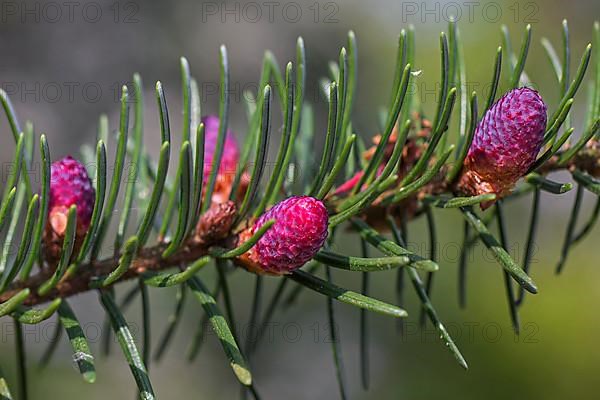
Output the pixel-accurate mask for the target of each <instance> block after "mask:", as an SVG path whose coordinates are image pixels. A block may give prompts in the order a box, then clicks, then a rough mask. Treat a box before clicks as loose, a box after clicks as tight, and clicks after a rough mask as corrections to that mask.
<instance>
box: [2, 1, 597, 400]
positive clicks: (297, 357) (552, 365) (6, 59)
mask: <svg viewBox="0 0 600 400" xmlns="http://www.w3.org/2000/svg"><path fill="white" fill-rule="evenodd" d="M452 15H454V16H456V17H457V19H458V21H459V27H460V30H461V34H462V39H463V45H464V48H465V54H466V64H467V65H466V66H467V76H468V81H469V84H470V85H472V87H470V90H476V91H478V93H479V94H480V98H482V97H484V96H485V85H486V84H487V83H488V81H489V79H490V77H491V73H492V63H493V57H494V53H495V49H496V47H497V46H498V45H499V44H500V43H501V35H500V26H501V24H503V23H504V24H506V25H508V27H509V28H510V30H511V36H512V38H513V47H514V48H516V49H518V46H519V43H520V40H521V36H522V31H523V29H524V27H525V25H526V24H527V23H530V24H531V25H532V27H533V41H532V48H531V51H530V55H529V58H528V60H527V64H526V72H527V73H528V75H529V76H530V77H531V79H532V81H533V84H534V85H535V87H536V88H538V89H539V90H540V92H541V93H542V95H543V96H544V98H545V99H546V100H547V102H548V104H549V105H550V109H551V110H553V109H554V107H555V106H556V103H557V99H558V85H557V84H556V81H555V78H554V76H553V72H552V70H551V67H550V64H549V62H548V60H547V58H546V56H545V54H544V52H543V49H542V47H541V45H540V39H541V38H542V37H547V38H548V39H549V40H551V41H552V42H553V43H554V44H555V45H558V44H559V43H560V27H561V21H562V19H563V18H567V19H568V21H569V26H570V32H571V44H572V58H573V59H572V68H573V69H574V68H576V65H577V62H578V59H579V56H580V54H581V52H582V51H583V48H584V47H585V45H586V44H587V43H588V42H589V41H590V40H591V33H592V24H593V21H594V20H595V19H598V18H600V3H598V2H597V1H595V0H574V1H570V2H568V3H567V2H564V1H561V0H549V1H546V0H545V1H541V0H537V1H515V0H508V1H494V2H483V1H482V2H477V1H475V2H463V1H427V2H425V1H414V2H408V1H395V0H389V1H388V0H386V1H361V0H334V1H326V0H322V1H316V2H315V1H313V0H309V1H301V0H296V1H293V2H278V1H275V2H261V1H258V2H254V3H252V2H242V1H227V2H199V1H182V2H177V3H168V2H159V1H155V2H145V1H141V0H134V1H125V0H123V1H116V2H115V1H112V0H111V1H106V2H105V1H95V2H85V1H76V2H72V3H63V2H45V1H11V0H9V1H2V3H1V6H0V85H1V86H2V88H4V89H5V90H6V91H7V92H8V93H9V94H10V96H11V99H12V101H13V103H14V106H15V109H16V111H17V113H18V115H19V117H20V119H21V121H25V120H31V121H33V122H34V124H35V129H36V133H42V132H43V133H46V134H47V135H48V137H49V143H50V146H51V152H52V156H53V158H54V159H58V158H60V157H62V156H64V155H66V154H69V153H70V154H74V155H77V154H79V151H80V147H81V146H82V145H83V144H85V143H88V144H89V143H92V141H93V140H94V135H95V131H96V127H97V120H98V116H99V115H100V113H103V112H104V113H107V114H108V115H109V118H110V121H111V128H112V129H114V128H115V127H116V124H117V120H118V115H117V113H118V106H119V105H118V101H117V99H118V91H119V88H120V86H121V85H122V84H124V83H127V82H128V81H130V80H131V76H132V74H133V73H134V72H139V73H141V76H142V78H143V80H144V86H145V90H146V92H145V94H144V96H145V100H146V116H145V119H146V122H145V126H146V128H145V141H146V144H147V145H148V148H149V151H150V152H151V153H152V154H156V152H157V138H158V116H157V112H156V108H155V100H154V98H153V87H154V83H155V81H156V80H161V81H162V82H163V84H164V87H165V91H166V93H167V100H168V102H169V108H170V111H171V116H172V132H173V136H175V137H176V136H177V132H179V127H180V122H179V121H177V116H178V115H179V114H180V110H181V107H180V96H181V93H180V83H179V65H178V60H179V57H180V56H182V55H185V56H186V57H187V58H188V59H189V61H190V64H191V67H192V73H193V75H194V76H195V77H196V78H197V80H198V82H199V84H200V89H201V91H202V95H201V97H202V110H203V113H205V114H206V113H215V112H216V110H217V107H218V90H217V82H218V48H219V45H220V44H225V45H226V46H227V49H228V51H229V59H230V66H231V80H232V104H231V107H232V112H231V115H232V117H231V122H230V126H231V128H232V129H233V130H234V131H235V133H236V135H237V136H238V137H240V138H242V137H243V136H244V135H245V130H246V126H247V121H246V118H245V113H244V104H243V97H242V96H243V91H244V90H255V88H256V82H257V81H258V76H259V73H260V66H261V61H262V56H263V53H264V51H265V50H266V49H270V50H272V51H273V53H274V54H275V56H276V57H277V59H278V61H279V64H280V66H281V67H282V68H283V67H284V65H285V62H286V61H287V60H289V59H293V57H294V45H295V40H296V38H297V37H298V36H299V35H301V36H302V37H303V38H304V40H305V43H306V47H307V57H308V77H307V85H308V89H307V90H308V94H307V101H309V102H311V103H313V105H314V108H315V110H316V116H317V128H316V136H317V140H316V146H315V154H316V155H318V154H320V150H319V149H320V144H321V142H322V137H323V136H324V129H323V127H324V125H325V113H326V108H327V107H326V104H325V102H324V100H323V98H322V97H321V96H320V94H319V88H318V80H319V78H320V77H322V76H326V75H327V71H328V70H327V64H328V62H329V61H330V60H336V59H337V55H338V53H339V49H340V47H341V46H342V45H344V44H345V38H346V33H347V31H348V30H350V29H352V30H354V31H355V33H356V36H357V38H358V45H359V58H358V63H359V64H358V65H359V79H358V82H359V83H358V96H357V101H356V104H355V107H354V114H353V115H354V116H353V125H354V126H355V129H356V131H357V132H358V133H359V134H361V135H363V136H364V137H368V136H370V135H372V134H373V133H375V132H377V129H378V128H377V126H378V125H377V120H378V110H379V108H380V106H383V105H385V104H386V103H387V99H388V98H389V90H390V87H391V81H392V77H393V72H394V71H393V68H394V58H395V52H396V44H397V37H398V33H399V32H400V30H401V29H402V28H406V27H407V26H408V25H409V24H413V25H414V26H415V29H416V32H417V35H416V37H417V62H416V64H417V65H416V69H420V70H421V71H422V72H421V75H420V76H419V77H418V78H417V82H418V85H419V88H420V90H421V92H420V94H419V96H420V99H421V102H422V104H423V106H424V110H425V112H426V113H427V112H429V113H431V112H432V110H433V109H434V107H435V99H436V96H435V94H434V93H435V89H436V87H437V86H436V85H439V82H438V81H439V50H438V49H439V45H438V35H439V32H440V31H442V30H446V29H447V24H448V20H449V18H450V17H451V16H452ZM589 75H590V73H588V76H589ZM586 82H587V80H586ZM583 89H585V85H584V87H583ZM482 93H483V94H482ZM584 99H585V92H584V90H581V91H580V93H579V95H578V98H577V101H576V105H575V107H574V111H573V124H574V126H575V127H576V128H577V130H576V132H580V128H581V126H582V123H583V121H582V120H583V113H584V101H583V100H584ZM274 127H275V128H276V129H274V132H275V138H277V135H278V133H279V131H278V129H277V125H274ZM0 134H1V137H2V146H0V157H1V160H2V163H3V164H2V165H7V163H8V162H9V161H10V160H11V157H12V152H13V149H14V144H13V140H12V138H11V134H10V130H9V128H8V125H7V123H6V120H5V118H4V116H2V117H1V118H0ZM276 144H277V140H274V141H273V143H272V145H273V146H275V145H276ZM109 146H110V147H109V153H111V154H112V153H113V152H114V143H111V144H110V145H109ZM271 157H272V158H274V152H271ZM2 176H3V177H4V176H6V174H5V172H4V171H3V173H2ZM561 178H562V179H565V178H566V177H565V176H561V175H558V176H556V179H561ZM3 181H5V180H4V179H3ZM572 200H573V195H572V193H567V194H565V195H562V196H550V195H544V196H543V200H542V213H543V214H542V218H541V229H540V234H539V236H538V239H537V247H536V252H535V257H534V258H535V259H534V264H533V277H534V279H535V280H536V282H537V283H538V285H539V287H540V294H539V295H537V296H529V297H527V299H526V304H525V305H524V307H523V308H522V312H521V320H522V326H523V331H522V333H521V335H520V336H515V335H514V334H513V333H512V331H511V328H510V321H509V317H508V310H507V305H506V300H505V297H504V283H503V278H502V273H501V271H500V268H499V267H498V266H497V265H496V264H495V263H494V262H493V260H492V259H491V256H490V255H489V254H488V253H486V251H485V250H484V248H483V246H482V245H478V246H476V247H475V249H474V251H473V253H472V261H471V263H470V274H469V280H468V285H469V287H468V304H467V308H466V309H465V310H462V309H460V308H459V307H458V302H457V293H456V287H457V283H456V276H457V265H456V261H457V259H458V247H459V246H460V237H461V235H462V221H461V218H460V215H458V214H457V213H456V212H443V213H441V212H440V213H437V215H436V216H437V217H438V229H439V237H440V249H441V251H440V255H439V258H440V263H441V267H442V268H441V271H439V272H438V273H437V274H436V281H435V290H434V292H433V300H434V303H435V304H436V306H437V308H438V312H439V314H440V315H441V318H442V319H443V320H444V321H445V322H446V323H447V325H448V326H449V328H450V331H451V332H452V333H453V335H454V337H455V339H456V342H457V344H458V345H459V347H460V348H461V350H462V352H463V354H464V355H465V357H466V358H467V361H468V362H469V365H470V369H469V371H463V370H462V369H461V368H460V367H458V366H457V365H456V363H455V362H454V360H453V358H452V356H451V355H450V354H449V353H448V352H447V351H446V349H445V348H444V346H443V344H441V342H440V341H439V340H438V338H437V336H436V334H435V332H434V331H433V329H432V327H431V326H430V325H427V327H426V329H425V330H421V329H420V328H419V326H418V314H419V303H418V301H417V299H416V298H415V296H414V294H413V292H412V288H411V287H407V293H408V295H407V305H406V306H407V308H408V310H409V312H410V314H411V316H410V318H409V319H408V321H407V322H406V326H405V331H404V334H399V333H398V332H397V329H396V324H395V321H392V320H391V319H389V318H384V317H381V316H377V315H373V316H370V323H371V341H370V353H371V385H370V386H371V388H370V391H368V392H367V391H364V390H363V389H362V388H361V385H360V379H359V353H358V341H359V336H358V332H359V329H358V328H359V325H358V323H359V321H358V315H359V313H358V311H357V310H355V309H353V308H351V307H349V306H345V305H341V304H336V310H337V315H338V318H339V323H340V340H341V344H342V349H343V356H344V363H345V377H346V381H347V384H348V388H349V398H351V399H435V398H441V397H444V398H448V399H481V398H489V399H505V398H514V399H529V398H543V399H562V398H567V397H572V398H593V397H594V396H595V395H594V393H597V390H598V370H599V368H600V351H598V346H597V342H598V340H597V337H598V331H599V329H600V319H599V317H598V311H597V310H598V306H599V305H600V291H599V290H598V280H599V279H600V272H599V270H598V262H599V258H598V255H597V254H598V253H597V251H598V249H597V247H596V246H597V243H598V240H599V238H600V235H599V230H598V229H595V230H594V231H593V232H592V234H591V235H590V236H589V238H588V239H587V240H586V241H585V242H584V243H582V244H581V245H578V246H577V247H576V248H575V249H574V250H573V251H572V253H571V255H570V258H569V261H568V265H567V266H566V269H565V272H564V273H563V274H562V276H560V277H557V276H555V275H554V272H553V271H554V267H555V264H556V262H557V260H558V256H559V251H560V246H561V245H562V240H563V237H564V231H565V224H566V219H567V216H568V212H569V210H570V207H571V204H572ZM591 204H592V198H591V197H587V195H586V198H585V201H584V209H583V212H582V215H584V216H585V215H589V212H590V206H591ZM529 205H530V200H529V199H523V200H519V201H516V202H513V203H511V204H510V206H509V207H507V214H508V216H509V239H510V243H511V252H512V254H513V255H514V256H515V257H517V259H518V260H520V259H522V256H523V241H524V236H525V235H526V231H527V225H528V222H527V221H528V216H529V211H530V210H529V207H530V206H529ZM410 235H411V236H410V242H411V246H414V248H415V249H417V250H418V251H421V252H423V253H424V254H426V253H427V246H428V245H427V237H426V235H425V229H424V222H423V221H415V222H414V223H412V224H411V226H410ZM341 243H342V245H340V246H339V247H338V251H342V252H346V253H348V254H358V253H357V252H358V250H357V249H358V248H359V244H358V240H357V238H356V237H353V236H347V237H345V238H344V240H342V241H341ZM203 274H205V275H206V279H207V281H209V282H211V281H212V280H213V279H214V277H213V276H212V274H211V271H209V270H207V271H206V272H203ZM335 279H336V281H339V282H340V283H341V284H343V285H345V286H346V287H350V288H355V289H358V288H359V287H360V286H359V285H360V283H359V280H358V279H356V276H355V275H352V274H345V273H342V272H338V271H336V272H335ZM394 279H395V275H394V274H393V273H392V272H389V273H387V272H385V273H379V274H377V275H376V276H375V277H374V278H373V283H372V284H373V288H372V294H373V295H374V296H376V297H378V298H381V299H385V300H389V301H394V292H393V282H394ZM267 282H268V284H267V294H268V295H270V294H271V293H272V291H273V289H274V287H275V286H276V285H277V283H278V282H277V280H276V279H272V278H268V279H267ZM231 284H232V291H233V294H234V304H235V311H236V316H237V319H238V321H239V324H240V330H242V331H243V328H244V322H245V321H247V320H248V314H249V308H250V299H251V296H252V289H253V286H254V279H253V277H252V276H251V275H249V274H247V273H244V272H239V273H236V274H233V275H232V278H231ZM127 289H128V285H127V284H126V285H121V286H120V287H119V288H118V290H117V293H118V294H122V293H124V292H125V291H126V290H127ZM138 303H139V302H136V303H134V305H133V306H132V307H131V308H130V309H129V310H128V311H127V317H128V320H129V321H130V323H131V325H132V327H133V329H134V331H135V332H136V333H137V334H138V336H139V333H140V331H139V326H140V308H139V304H138ZM71 304H72V305H73V306H74V308H75V311H76V313H77V314H78V316H79V318H80V319H81V322H82V324H83V325H84V328H86V333H87V334H88V337H89V339H90V342H92V350H93V352H94V354H96V360H97V370H98V380H97V383H96V384H94V385H86V384H85V383H83V382H82V380H81V378H80V377H79V376H78V374H77V372H76V370H75V368H74V367H73V365H72V362H71V361H70V358H71V352H70V348H69V346H68V344H67V342H66V340H64V339H63V341H62V342H61V344H60V348H59V351H58V354H57V356H56V357H55V358H54V359H53V361H52V362H51V364H50V366H49V367H48V368H47V369H46V370H44V371H39V369H38V367H37V363H38V360H39V358H40V356H41V354H42V352H43V350H44V349H45V347H46V346H47V344H48V341H49V338H50V336H51V332H52V325H53V324H55V323H56V321H55V320H50V321H48V322H47V323H46V324H43V325H41V326H36V327H26V329H27V330H26V338H27V343H28V348H29V352H28V360H27V361H28V373H29V376H30V379H31V381H32V382H34V383H33V385H32V395H31V398H32V399H42V398H46V397H47V396H52V397H53V398H60V399H67V400H68V399H80V398H86V399H106V398H108V397H109V396H110V397H112V398H115V399H123V398H133V397H134V393H135V387H134V384H133V380H132V378H131V376H130V372H129V370H128V367H127V364H126V363H125V361H124V359H123V357H122V355H121V353H120V350H119V348H118V345H117V344H116V342H114V341H113V345H112V352H111V354H110V356H108V357H104V356H101V355H100V341H101V337H102V336H103V335H104V334H105V332H103V331H102V320H103V312H102V310H101V307H100V306H99V304H98V301H97V295H96V294H95V293H89V294H86V295H83V296H79V297H78V298H76V299H74V300H73V301H72V302H71ZM173 305H174V292H173V291H169V290H160V291H159V290H153V291H152V298H151V307H152V310H153V314H152V337H153V343H154V344H156V343H157V342H158V339H159V336H160V335H161V334H162V332H163V330H164V328H165V326H166V323H167V318H168V316H169V314H170V313H171V311H172V309H173ZM325 305H326V303H325V298H323V297H320V296H319V295H317V294H314V293H308V292H306V293H303V294H302V296H301V297H300V301H299V303H298V304H297V305H296V306H294V307H292V308H290V309H288V310H286V311H285V312H281V311H280V312H278V313H277V314H276V316H275V318H274V321H273V325H272V329H271V330H270V333H271V334H270V335H269V336H268V337H267V340H266V341H265V342H264V343H263V345H262V346H261V347H260V349H259V351H258V353H257V355H256V356H255V357H254V359H253V361H252V366H253V371H254V376H255V381H256V384H257V387H258V390H259V391H260V393H261V394H262V396H263V398H264V399H281V398H286V399H335V398H338V397H339V395H338V389H337V384H336V380H335V371H334V367H333V359H332V355H331V351H330V347H331V344H330V343H329V342H328V334H329V327H328V325H327V317H326V314H325ZM184 315H185V318H184V319H183V321H182V324H181V326H180V327H179V329H178V331H177V334H176V338H175V340H174V343H173V345H172V346H171V347H170V349H169V350H168V353H167V354H166V356H165V357H164V359H163V360H162V361H161V362H160V363H152V364H151V366H150V373H151V378H152V382H153V384H154V387H155V390H156V393H157V396H158V398H162V399H184V398H186V399H187V398H190V399H192V398H193V399H232V398H237V396H238V393H239V386H238V385H237V383H236V381H235V379H234V377H233V375H232V373H231V371H230V369H229V366H228V363H227V361H226V359H225V357H224V356H223V354H222V351H221V349H220V347H219V344H218V342H217V341H216V340H215V337H214V335H212V334H209V335H208V337H207V340H206V343H205V344H204V346H203V349H202V353H201V354H200V356H199V357H198V358H197V359H196V361H194V362H193V363H188V362H187V361H186V359H185V354H186V350H187V347H188V346H189V344H190V342H191V340H192V337H193V335H194V334H195V332H196V329H197V326H198V323H199V320H200V319H201V317H202V310H201V308H200V306H199V305H198V304H197V303H196V302H195V300H194V299H193V298H191V296H190V298H188V301H187V303H186V307H185V314H184ZM13 360H14V332H13V328H12V323H11V322H10V321H9V320H7V319H2V320H0V365H2V367H3V368H4V369H5V370H6V371H5V372H6V373H7V375H8V377H9V380H10V383H12V384H13V387H14V383H15V371H14V368H13V365H14V362H13Z"/></svg>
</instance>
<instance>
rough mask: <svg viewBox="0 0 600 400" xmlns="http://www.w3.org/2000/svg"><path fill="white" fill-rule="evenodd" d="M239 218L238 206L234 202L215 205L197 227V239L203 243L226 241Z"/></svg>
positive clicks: (203, 216) (202, 217)
mask: <svg viewBox="0 0 600 400" xmlns="http://www.w3.org/2000/svg"><path fill="white" fill-rule="evenodd" d="M236 216H237V206H236V205H235V203H234V202H233V201H230V200H228V201H226V202H224V203H219V204H217V203H213V204H212V205H211V206H210V208H209V209H208V211H207V212H205V213H204V214H203V215H202V216H201V217H200V220H199V221H198V225H197V226H196V239H197V240H198V241H200V242H202V243H214V242H216V241H219V240H222V239H225V238H226V237H227V236H228V235H229V232H230V231H231V228H232V227H233V223H234V221H235V217H236Z"/></svg>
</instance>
